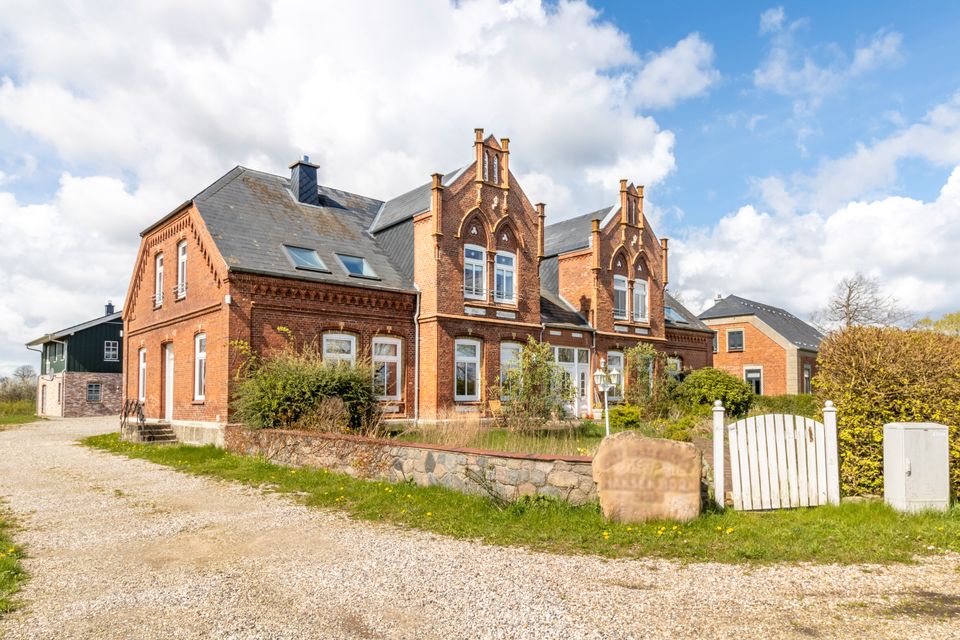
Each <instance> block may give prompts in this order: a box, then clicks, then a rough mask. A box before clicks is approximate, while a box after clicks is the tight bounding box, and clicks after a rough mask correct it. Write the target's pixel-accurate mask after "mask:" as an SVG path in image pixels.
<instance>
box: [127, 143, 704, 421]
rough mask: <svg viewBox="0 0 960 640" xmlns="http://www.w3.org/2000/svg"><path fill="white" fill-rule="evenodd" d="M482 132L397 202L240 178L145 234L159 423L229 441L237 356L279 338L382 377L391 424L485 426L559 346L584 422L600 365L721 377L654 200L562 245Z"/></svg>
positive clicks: (638, 201)
mask: <svg viewBox="0 0 960 640" xmlns="http://www.w3.org/2000/svg"><path fill="white" fill-rule="evenodd" d="M475 133H476V135H475V140H474V144H473V147H474V149H473V158H471V160H470V162H469V163H468V164H466V165H465V166H463V167H461V168H460V169H458V170H456V171H452V172H449V173H446V174H439V173H438V174H434V175H433V176H432V177H431V180H430V182H428V183H426V184H423V185H421V186H419V187H417V188H416V189H413V190H412V191H409V192H408V193H405V194H402V195H400V196H397V197H395V198H392V199H390V200H386V201H381V200H377V199H374V198H370V197H366V196H360V195H356V194H351V193H346V192H344V191H339V190H336V189H332V188H329V187H324V186H318V184H317V166H316V165H313V164H311V163H309V161H307V159H306V158H304V159H303V160H301V161H299V162H296V163H294V164H293V165H291V176H290V177H289V178H286V177H281V176H275V175H271V174H267V173H262V172H259V171H254V170H251V169H246V168H243V167H236V168H234V169H233V170H231V171H230V172H229V173H227V174H226V175H225V176H223V177H222V178H220V179H219V180H218V181H216V182H215V183H214V184H212V185H211V186H209V187H208V188H206V189H204V190H203V191H202V192H201V193H199V194H198V195H197V196H196V197H194V198H192V199H190V200H188V201H187V202H185V203H184V204H182V205H181V206H180V207H178V208H177V209H175V210H174V211H172V212H171V213H170V214H168V215H167V216H165V217H163V218H162V219H161V220H159V221H158V222H156V223H155V224H154V225H152V226H151V227H149V228H148V229H146V230H145V231H144V232H143V233H142V234H141V245H140V251H139V253H138V256H137V262H136V266H135V269H134V273H133V276H132V278H131V281H130V287H129V291H128V297H127V300H128V302H127V304H126V308H125V310H124V327H125V331H124V340H125V341H126V345H127V349H126V351H125V355H126V365H127V366H126V367H125V372H126V373H125V382H124V384H125V389H126V396H127V397H128V398H139V399H140V400H141V401H142V402H143V405H144V412H145V414H146V416H147V417H148V418H150V419H165V420H167V421H171V422H173V423H174V425H177V424H183V425H207V426H210V427H215V426H216V425H219V424H223V423H224V422H226V421H227V420H228V419H229V413H230V408H229V397H230V393H231V380H232V376H231V372H232V371H233V370H234V367H235V366H236V362H235V361H234V360H235V358H234V356H232V355H231V354H232V351H231V346H230V345H231V342H233V341H237V340H242V341H246V342H248V343H249V344H250V345H251V346H252V348H253V349H254V350H255V351H257V352H263V351H265V350H269V349H270V348H272V347H276V346H278V345H280V344H282V342H283V340H284V339H285V338H284V337H283V335H282V334H281V332H280V331H278V327H288V328H289V329H290V330H292V332H293V334H294V335H295V336H297V337H298V339H301V340H316V341H317V343H318V344H319V345H320V346H321V348H322V349H323V353H324V357H326V358H329V359H334V360H347V361H355V360H356V359H358V358H369V359H371V360H372V361H373V364H374V366H375V369H376V370H377V371H378V372H379V374H378V375H377V377H376V379H375V380H374V384H375V387H376V389H377V391H378V394H379V395H380V397H381V399H382V400H383V402H384V403H385V408H386V410H387V411H388V412H389V413H390V414H391V415H392V416H393V417H396V418H406V419H415V418H420V419H435V418H437V417H438V416H439V415H440V414H441V413H442V412H444V411H447V410H456V411H471V412H472V411H477V412H483V411H485V410H486V408H487V403H488V401H489V400H490V398H489V397H488V395H487V388H488V387H491V386H494V385H496V384H497V383H498V381H499V376H500V372H501V371H502V370H503V369H504V367H506V366H509V364H510V362H511V360H512V358H513V357H514V356H515V354H516V350H517V349H518V348H519V345H521V344H522V343H523V342H525V341H526V340H527V337H528V336H533V337H534V338H536V339H538V340H543V341H546V342H549V343H550V344H552V345H554V346H555V354H556V358H557V361H558V362H559V363H560V364H561V366H563V367H564V368H565V369H567V370H568V371H569V373H570V377H571V379H573V380H575V381H577V384H578V387H579V390H580V392H579V393H578V397H577V400H576V402H575V403H573V406H571V409H572V410H574V411H576V412H578V413H581V414H585V413H587V412H588V411H590V409H591V408H592V407H593V406H594V405H595V401H596V400H595V398H594V394H593V390H592V381H591V372H592V371H593V369H595V368H596V367H597V366H598V364H599V361H600V359H601V358H603V359H609V360H610V361H611V363H612V364H613V365H614V366H616V364H617V357H618V354H620V352H621V351H622V349H624V348H626V347H627V346H630V345H632V344H636V343H637V342H641V341H643V342H651V343H653V344H656V345H657V347H658V348H660V349H662V350H664V351H666V352H668V353H669V354H670V355H671V356H673V357H676V358H681V359H682V360H681V361H682V364H683V366H684V367H686V368H696V367H701V366H704V365H707V364H710V363H711V359H712V354H711V351H710V339H711V332H710V330H709V329H708V328H707V327H706V326H705V325H703V324H702V323H700V322H699V321H698V320H697V319H696V317H695V316H693V315H692V314H690V313H689V312H688V311H686V310H685V309H683V307H682V306H681V305H680V304H679V303H677V302H676V301H675V300H672V299H671V298H670V297H669V296H668V295H667V294H666V293H665V287H666V284H667V243H666V240H663V241H660V240H657V238H656V236H655V235H654V233H653V230H652V229H651V228H650V226H649V224H647V222H646V219H645V218H644V216H643V193H642V187H641V188H639V189H638V188H636V187H634V186H633V185H628V184H627V183H626V181H622V182H621V185H620V191H619V194H618V197H617V200H616V204H614V205H613V206H611V207H607V208H606V209H603V210H601V211H598V212H594V213H592V214H587V215H586V216H580V217H578V218H574V219H572V220H567V221H564V222H560V223H557V224H555V225H550V226H547V225H546V214H545V208H544V205H542V204H537V205H533V204H531V202H530V200H529V199H528V198H527V196H526V194H525V193H524V191H523V189H522V188H521V186H520V185H519V184H518V183H517V181H516V177H515V176H514V174H513V173H512V172H511V171H510V148H509V140H507V139H506V138H502V139H500V140H497V139H496V138H494V137H493V136H489V137H484V136H483V131H482V130H480V129H478V130H476V132H475ZM624 286H625V287H626V289H624V288H623V287H624ZM624 292H626V293H624ZM624 295H626V296H627V297H626V299H624ZM621 363H622V361H621Z"/></svg>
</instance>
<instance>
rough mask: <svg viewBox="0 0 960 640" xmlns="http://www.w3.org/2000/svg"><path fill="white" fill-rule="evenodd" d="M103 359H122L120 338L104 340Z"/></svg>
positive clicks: (109, 360)
mask: <svg viewBox="0 0 960 640" xmlns="http://www.w3.org/2000/svg"><path fill="white" fill-rule="evenodd" d="M103 359H104V360H106V361H108V362H116V361H117V360H119V359H120V342H119V341H118V340H104V341H103Z"/></svg>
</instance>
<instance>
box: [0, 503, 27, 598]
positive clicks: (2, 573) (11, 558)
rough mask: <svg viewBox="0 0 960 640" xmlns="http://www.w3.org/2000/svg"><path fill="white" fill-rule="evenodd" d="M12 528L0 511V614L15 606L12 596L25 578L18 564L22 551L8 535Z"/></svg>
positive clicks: (6, 517)
mask: <svg viewBox="0 0 960 640" xmlns="http://www.w3.org/2000/svg"><path fill="white" fill-rule="evenodd" d="M12 528H13V523H12V522H11V521H10V519H9V517H8V516H7V514H5V513H2V512H0V616H2V615H3V614H5V613H7V612H8V611H12V610H13V609H15V608H16V607H17V603H16V601H15V600H13V599H12V596H13V595H14V594H15V593H16V592H17V591H19V590H20V584H21V583H22V582H23V581H24V580H26V578H27V575H26V573H24V571H23V568H22V567H21V566H20V559H21V558H22V557H23V552H22V551H21V549H20V548H19V547H17V546H16V545H15V544H14V543H13V540H12V539H11V537H10V530H11V529H12Z"/></svg>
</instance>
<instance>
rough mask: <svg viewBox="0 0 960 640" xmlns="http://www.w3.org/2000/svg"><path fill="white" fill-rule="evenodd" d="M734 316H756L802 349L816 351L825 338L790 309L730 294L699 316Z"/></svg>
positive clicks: (701, 317) (712, 317) (704, 317)
mask: <svg viewBox="0 0 960 640" xmlns="http://www.w3.org/2000/svg"><path fill="white" fill-rule="evenodd" d="M734 316H756V317H757V318H758V319H760V320H762V321H763V322H764V323H766V324H767V325H769V326H770V328H771V329H773V330H774V331H776V332H777V333H779V334H780V335H781V336H783V337H784V338H786V339H787V340H789V341H790V342H792V343H793V344H794V345H796V346H797V347H800V348H801V349H812V350H814V351H816V350H817V349H819V348H820V341H821V340H822V339H823V334H822V333H820V332H819V331H817V330H816V329H814V328H813V327H811V326H810V325H809V324H807V323H806V322H804V321H803V320H801V319H800V318H798V317H797V316H795V315H793V314H792V313H790V312H789V311H786V310H784V309H780V308H779V307H771V306H770V305H766V304H761V303H759V302H754V301H753V300H747V299H746V298H741V297H739V296H734V295H729V296H727V297H726V298H724V299H722V300H720V301H719V302H717V303H716V304H714V305H713V306H712V307H710V308H709V309H707V310H706V311H704V312H703V313H701V314H700V316H699V318H700V319H701V320H711V319H714V318H731V317H734Z"/></svg>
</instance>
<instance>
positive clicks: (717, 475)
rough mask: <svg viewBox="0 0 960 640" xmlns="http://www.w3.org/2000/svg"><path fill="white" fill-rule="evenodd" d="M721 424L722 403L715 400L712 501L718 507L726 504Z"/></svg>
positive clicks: (722, 430)
mask: <svg viewBox="0 0 960 640" xmlns="http://www.w3.org/2000/svg"><path fill="white" fill-rule="evenodd" d="M723 422H724V410H723V403H721V402H720V401H719V400H716V401H715V402H714V403H713V499H714V501H715V502H716V503H717V504H718V505H720V507H723V506H724V503H725V502H726V501H725V499H724V498H725V496H726V494H725V492H724V488H725V487H724V480H723V477H724V474H723V432H724V428H723Z"/></svg>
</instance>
